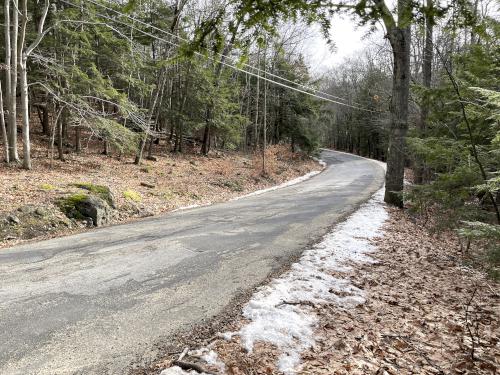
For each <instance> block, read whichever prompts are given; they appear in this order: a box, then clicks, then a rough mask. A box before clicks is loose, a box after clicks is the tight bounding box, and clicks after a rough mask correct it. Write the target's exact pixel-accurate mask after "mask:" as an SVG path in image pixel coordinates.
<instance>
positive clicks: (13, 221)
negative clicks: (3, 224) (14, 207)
mask: <svg viewBox="0 0 500 375" xmlns="http://www.w3.org/2000/svg"><path fill="white" fill-rule="evenodd" d="M7 221H8V222H9V223H10V224H19V223H20V222H21V220H19V218H18V217H17V216H14V215H9V216H7Z"/></svg>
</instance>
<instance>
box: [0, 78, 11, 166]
mask: <svg viewBox="0 0 500 375" xmlns="http://www.w3.org/2000/svg"><path fill="white" fill-rule="evenodd" d="M0 130H1V131H2V141H3V146H4V152H5V162H6V163H9V139H8V137H7V128H6V127H5V114H4V109H3V93H2V80H1V79H0Z"/></svg>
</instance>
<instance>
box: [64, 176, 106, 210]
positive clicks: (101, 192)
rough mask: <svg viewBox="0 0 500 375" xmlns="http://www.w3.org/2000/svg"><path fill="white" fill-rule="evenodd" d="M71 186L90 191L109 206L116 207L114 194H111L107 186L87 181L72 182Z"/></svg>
mask: <svg viewBox="0 0 500 375" xmlns="http://www.w3.org/2000/svg"><path fill="white" fill-rule="evenodd" d="M73 186H76V187H78V188H80V189H83V190H87V191H89V192H91V193H92V194H94V195H96V196H98V197H100V198H102V199H104V200H105V201H106V202H107V203H108V204H109V205H110V206H111V208H116V200H115V196H114V195H113V193H112V192H111V190H110V189H109V187H107V186H103V185H94V184H91V183H89V182H80V183H77V184H73Z"/></svg>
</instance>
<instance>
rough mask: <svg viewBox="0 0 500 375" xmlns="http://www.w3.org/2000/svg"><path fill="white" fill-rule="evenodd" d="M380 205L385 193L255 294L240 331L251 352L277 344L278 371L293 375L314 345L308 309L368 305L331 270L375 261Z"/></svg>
mask: <svg viewBox="0 0 500 375" xmlns="http://www.w3.org/2000/svg"><path fill="white" fill-rule="evenodd" d="M382 201H383V189H381V190H379V191H378V192H377V193H376V194H375V195H374V196H373V197H372V199H371V200H370V201H368V202H367V203H366V204H364V205H363V206H361V207H360V209H359V210H358V211H356V212H355V213H354V214H352V215H351V216H350V217H349V218H348V219H347V220H346V221H345V222H343V223H341V224H339V225H338V226H336V228H335V229H334V230H333V232H331V233H329V234H328V235H326V236H325V237H324V239H323V241H322V242H321V243H319V244H317V245H316V246H314V247H313V248H312V249H310V250H307V251H305V252H304V254H303V256H302V257H301V259H300V260H299V262H298V263H296V264H294V265H293V266H292V269H291V270H290V271H289V272H287V273H286V274H284V275H283V276H282V277H280V278H278V279H276V280H274V281H273V282H272V283H271V284H270V285H268V286H265V287H263V288H261V289H260V290H259V291H258V292H257V293H255V294H254V296H253V298H252V299H251V300H250V302H249V303H248V304H247V305H246V306H245V307H244V309H243V315H244V317H245V318H247V319H249V320H250V323H248V324H247V325H246V326H244V327H243V328H242V329H241V331H240V335H241V340H242V344H243V345H244V346H245V348H246V349H247V350H248V351H252V349H253V346H254V344H255V343H256V342H257V341H261V342H267V343H270V344H273V345H275V346H276V347H277V348H278V349H279V350H280V351H281V352H282V355H281V356H280V358H279V360H278V367H279V369H280V371H282V372H284V373H285V374H294V373H295V369H296V368H297V366H298V365H299V364H300V353H301V352H303V351H304V350H305V349H307V348H309V347H311V346H312V345H313V344H314V329H315V328H316V323H317V317H316V316H315V315H314V313H313V312H312V311H311V308H310V305H311V304H321V303H335V304H338V305H341V306H345V307H346V308H351V307H354V306H356V305H358V304H360V303H363V302H364V294H363V291H362V290H360V289H358V288H356V287H355V286H354V285H352V284H351V283H350V281H349V279H347V278H346V279H343V278H336V277H333V276H331V275H330V273H329V271H340V272H342V271H346V270H348V269H349V266H348V265H347V263H349V262H352V261H354V262H371V258H370V257H369V256H368V255H367V254H368V253H369V252H371V251H372V250H373V245H372V244H370V239H372V238H374V237H377V236H379V235H381V227H382V225H383V223H384V222H385V220H386V219H387V217H388V216H387V213H386V211H385V209H384V205H383V203H382Z"/></svg>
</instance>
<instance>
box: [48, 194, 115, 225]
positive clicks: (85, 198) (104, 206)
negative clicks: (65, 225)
mask: <svg viewBox="0 0 500 375" xmlns="http://www.w3.org/2000/svg"><path fill="white" fill-rule="evenodd" d="M56 203H57V205H58V206H59V208H60V209H61V210H62V211H63V212H64V213H65V214H66V216H68V217H70V218H74V219H79V220H85V219H86V218H90V219H92V222H93V225H94V226H96V227H99V226H101V225H104V224H107V223H108V222H109V221H110V220H111V215H112V210H111V207H110V206H109V204H108V203H107V201H105V200H104V199H102V198H100V197H98V196H96V195H92V194H73V195H70V196H69V197H65V198H62V199H60V200H59V201H57V202H56Z"/></svg>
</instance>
